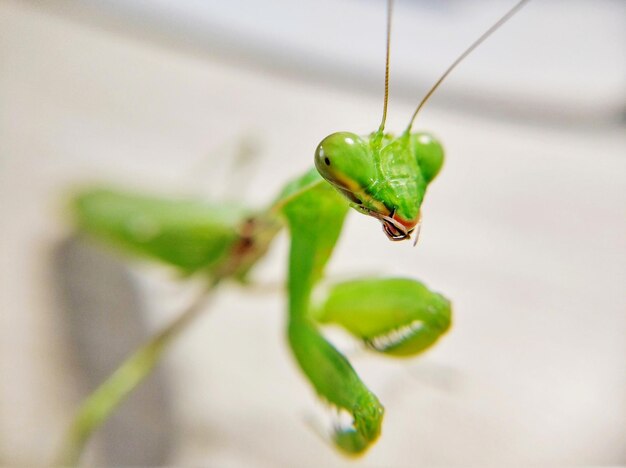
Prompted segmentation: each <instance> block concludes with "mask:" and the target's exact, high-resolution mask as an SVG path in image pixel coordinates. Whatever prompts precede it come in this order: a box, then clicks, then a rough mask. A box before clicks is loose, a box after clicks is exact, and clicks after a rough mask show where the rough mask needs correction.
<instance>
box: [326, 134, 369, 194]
mask: <svg viewBox="0 0 626 468" xmlns="http://www.w3.org/2000/svg"><path fill="white" fill-rule="evenodd" d="M364 156H365V157H367V146H366V145H365V143H364V142H363V141H362V140H361V138H360V137H359V136H358V135H355V134H354V133H350V132H337V133H333V134H331V135H328V136H327V137H326V138H324V139H323V140H322V142H321V143H320V144H319V145H318V146H317V149H316V150H315V167H316V168H317V170H318V171H319V173H320V174H321V176H322V177H324V179H326V180H327V181H328V182H330V183H331V184H333V185H338V186H345V185H346V184H345V181H346V179H351V178H352V175H353V173H354V170H355V168H357V170H358V168H359V167H362V166H363V159H364Z"/></svg>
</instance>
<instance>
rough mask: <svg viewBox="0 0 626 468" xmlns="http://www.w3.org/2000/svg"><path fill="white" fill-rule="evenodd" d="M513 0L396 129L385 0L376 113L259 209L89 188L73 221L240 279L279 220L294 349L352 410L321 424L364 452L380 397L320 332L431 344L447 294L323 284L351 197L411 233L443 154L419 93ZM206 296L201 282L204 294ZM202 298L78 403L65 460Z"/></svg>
mask: <svg viewBox="0 0 626 468" xmlns="http://www.w3.org/2000/svg"><path fill="white" fill-rule="evenodd" d="M527 2H528V0H522V1H520V2H518V3H517V4H516V5H515V6H514V7H513V8H512V9H511V10H509V11H508V12H507V13H506V14H505V15H504V16H503V17H502V18H500V20H498V21H497V22H496V23H495V24H494V25H493V26H492V27H491V28H490V29H488V30H487V31H486V32H485V33H484V34H483V35H482V36H480V37H479V38H478V39H477V40H476V41H475V42H474V43H473V44H472V45H471V46H470V47H469V48H468V49H467V50H466V51H465V52H463V54H461V55H460V56H459V57H458V58H457V60H455V61H454V62H453V63H452V65H451V66H450V67H449V68H448V69H447V70H446V71H445V73H444V74H443V75H442V76H441V78H439V80H438V81H437V82H436V83H435V84H434V86H433V87H432V88H431V89H430V91H429V92H428V93H427V94H426V96H425V97H424V98H423V99H422V101H421V102H420V104H419V105H418V106H417V108H416V109H415V112H414V113H413V115H412V117H411V120H410V122H409V125H408V126H407V128H406V130H404V132H403V133H402V134H400V136H398V137H394V136H393V135H392V134H390V133H386V132H385V121H386V116H387V101H388V89H389V50H390V31H391V17H392V0H389V1H388V2H387V53H386V66H385V93H384V105H383V116H382V121H381V124H380V126H379V128H378V129H377V130H376V131H374V132H372V133H371V134H369V135H366V136H360V135H358V134H355V133H352V132H338V133H333V134H332V135H330V136H328V137H326V138H324V139H323V140H322V142H321V143H320V144H319V145H318V146H317V149H316V151H315V157H314V163H315V167H314V168H313V169H311V170H310V171H308V172H307V173H305V174H304V175H302V176H300V177H298V178H296V179H294V180H292V181H291V182H289V183H288V184H287V185H286V186H285V187H284V188H283V190H282V191H281V192H280V193H279V195H278V196H277V197H276V198H275V199H274V200H273V201H271V203H269V204H268V205H267V206H266V207H264V208H262V209H249V208H246V207H241V206H225V205H212V204H209V203H205V202H201V201H195V200H179V199H169V198H161V197H155V196H146V195H140V194H135V193H130V192H124V191H120V190H111V189H106V188H90V189H88V190H85V191H82V192H80V193H78V194H76V195H75V197H74V198H73V199H72V213H73V215H74V219H75V222H76V225H77V227H78V228H79V230H81V231H83V232H85V233H87V234H89V235H91V236H92V237H94V238H97V239H100V240H103V241H105V242H108V243H109V244H112V245H115V246H117V247H119V248H120V249H121V250H125V251H129V252H133V253H135V254H137V255H139V256H142V257H145V258H149V259H153V260H157V261H160V262H162V263H165V264H168V265H170V266H172V267H174V268H176V269H178V270H179V271H180V272H182V273H184V274H185V275H194V276H199V277H202V278H205V280H206V284H207V290H210V289H213V288H214V287H216V286H217V285H219V284H221V283H222V282H224V281H227V280H235V281H239V282H242V283H245V282H246V280H247V278H248V275H249V273H250V271H251V269H252V268H253V267H254V266H255V265H256V264H257V263H258V262H259V260H261V259H262V258H263V257H264V255H265V254H266V252H267V251H268V248H269V247H270V244H271V243H272V241H273V240H274V238H275V237H276V235H277V234H278V233H279V231H280V230H282V229H284V228H286V229H287V230H288V232H289V236H290V250H289V260H288V275H287V291H288V322H287V338H288V342H289V345H290V347H291V350H292V352H293V355H294V357H295V360H296V361H297V363H298V365H299V367H300V368H301V370H302V372H303V373H304V375H305V376H306V378H307V379H308V380H309V382H310V383H311V385H312V386H313V388H314V389H315V391H316V392H317V394H318V395H319V397H320V398H321V399H322V400H324V401H325V402H327V403H329V404H330V405H331V406H333V407H335V408H337V409H338V410H339V411H343V412H347V413H348V414H349V415H350V416H351V420H352V422H351V424H348V425H347V426H337V427H335V428H333V430H332V432H331V433H330V435H329V438H330V439H331V440H332V442H333V443H334V445H335V446H336V447H337V448H338V449H339V450H340V451H341V452H343V453H345V454H349V455H360V454H363V453H365V451H366V450H367V449H368V448H369V447H371V446H372V444H374V443H375V441H376V440H377V439H378V437H379V436H380V434H381V426H382V421H383V416H384V407H383V405H382V404H381V402H380V401H379V399H378V398H377V397H376V395H374V393H372V392H371V391H370V390H369V389H368V387H367V386H366V385H365V384H364V382H363V381H362V380H361V378H360V377H359V375H358V374H357V373H356V372H355V370H354V369H353V367H352V366H351V364H350V362H349V361H348V359H347V358H346V357H345V356H344V355H343V354H342V353H341V352H339V351H338V350H337V349H336V348H335V347H334V346H333V345H332V344H331V343H330V342H329V341H328V340H327V339H326V338H325V336H324V335H323V334H322V332H321V331H320V330H321V327H322V326H324V325H328V324H333V325H338V326H340V327H342V328H344V329H345V330H346V331H347V332H348V333H350V334H351V335H353V336H354V337H355V338H356V339H357V340H359V341H361V342H363V343H365V345H366V346H367V348H368V349H370V350H371V351H373V352H376V353H379V354H381V355H385V356H390V357H410V356H414V355H417V354H419V353H422V352H424V351H425V350H427V349H429V348H430V347H432V346H433V345H434V344H435V343H436V342H437V341H438V340H439V338H441V336H442V335H443V334H444V333H445V332H446V331H447V330H448V329H449V328H450V324H451V317H452V311H451V304H450V301H449V300H448V299H446V298H445V297H444V296H443V295H441V294H439V293H437V292H434V291H432V290H431V289H429V288H428V287H426V286H425V285H424V284H422V283H421V282H419V281H416V280H413V279H409V278H379V277H367V278H360V279H353V280H349V281H343V282H338V283H335V284H331V285H329V286H326V287H324V288H320V287H319V285H320V280H321V279H322V277H323V274H324V268H325V266H326V264H327V262H328V260H329V258H330V256H331V254H332V252H333V248H334V246H335V243H336V242H337V240H338V238H339V235H340V233H341V230H342V225H343V222H344V219H345V217H346V215H347V213H348V211H349V209H350V208H353V209H355V210H356V211H357V212H360V213H362V214H365V215H368V216H371V217H373V218H375V219H377V220H378V221H380V222H381V224H382V227H383V231H384V233H385V234H386V236H387V237H388V238H389V239H390V240H392V241H400V240H405V239H410V238H411V236H413V239H414V242H417V239H418V235H419V227H420V223H421V217H420V208H421V205H422V202H423V199H424V195H425V193H426V190H427V188H428V186H429V184H430V183H431V182H432V181H433V180H434V179H435V177H436V176H437V174H438V173H439V171H440V169H441V167H442V164H443V159H444V151H443V147H442V145H441V143H440V142H439V141H438V140H437V139H436V138H434V137H433V136H432V135H430V134H428V133H424V132H412V126H413V122H414V121H415V118H416V116H417V115H418V113H419V111H420V109H421V108H422V106H423V105H424V104H425V103H426V101H427V100H428V99H429V98H430V96H431V95H432V94H433V92H434V91H435V90H436V89H437V87H438V86H439V85H440V84H441V82H442V81H443V80H444V79H445V78H446V76H448V74H449V73H450V72H451V71H452V70H453V69H454V68H455V67H456V66H457V65H458V63H459V62H461V61H462V60H463V59H464V58H465V57H466V56H467V55H468V54H469V53H470V52H471V51H472V50H474V49H475V48H476V47H477V46H478V45H479V44H480V43H481V42H483V41H484V40H485V39H486V38H487V37H488V36H489V35H491V34H492V33H493V32H494V31H495V30H496V29H498V28H499V27H500V26H501V25H502V24H503V23H505V22H506V21H507V20H508V19H509V18H510V17H512V16H513V15H514V14H515V13H516V12H517V11H518V10H519V9H520V8H521V7H522V6H523V5H524V4H525V3H527ZM203 297H204V296H203ZM203 305H204V302H203V301H202V300H199V301H197V302H195V303H194V304H193V305H192V306H191V307H190V308H189V309H188V310H186V311H184V312H183V314H182V315H181V316H180V317H179V318H178V319H177V320H175V321H174V322H173V323H172V324H171V325H170V326H168V327H167V328H166V329H164V330H163V331H162V332H161V333H159V334H158V335H156V336H155V337H154V338H153V339H151V340H150V341H149V342H148V343H146V344H145V345H144V346H143V347H141V348H139V350H137V351H136V352H135V353H134V354H133V355H131V356H130V357H129V358H128V359H127V360H126V361H125V362H124V363H123V364H122V365H121V366H120V367H119V368H118V370H117V371H116V372H115V373H114V374H113V375H112V376H111V377H110V378H109V379H108V380H106V381H105V382H104V383H103V384H102V385H101V386H100V387H99V388H98V389H97V390H96V391H95V392H94V393H93V394H92V395H91V396H90V397H89V398H88V399H87V400H86V401H85V402H84V403H83V404H82V406H81V407H80V408H79V410H78V412H77V414H76V416H75V418H74V420H73V422H72V424H71V426H70V428H69V431H68V433H67V436H66V440H65V444H64V447H63V450H62V452H61V455H60V457H59V462H60V463H62V464H75V463H77V462H78V459H79V456H80V453H81V451H82V449H83V447H84V445H85V443H86V442H87V440H88V439H89V436H90V435H91V434H92V433H93V431H94V430H95V429H96V428H97V427H98V426H99V425H100V424H101V423H102V422H103V421H104V420H105V419H106V418H107V417H108V415H109V414H111V412H112V411H113V410H114V409H115V408H116V407H117V405H118V404H119V403H120V402H121V401H122V400H123V399H124V397H125V396H127V395H128V394H129V393H130V392H131V391H132V390H133V389H134V388H135V387H136V386H137V385H138V384H139V383H140V382H141V381H142V380H143V379H144V378H145V377H146V376H147V375H148V374H149V373H150V371H151V370H152V369H153V367H154V366H155V364H156V363H157V362H158V360H159V358H160V356H161V355H162V353H163V351H164V350H165V349H166V347H167V345H168V344H169V343H170V342H171V340H172V339H173V338H174V337H175V336H177V335H178V333H179V332H180V331H181V330H182V329H183V328H184V326H185V325H186V324H187V323H189V322H190V321H191V318H192V317H194V316H195V315H196V314H197V313H198V312H199V311H200V310H202V308H203Z"/></svg>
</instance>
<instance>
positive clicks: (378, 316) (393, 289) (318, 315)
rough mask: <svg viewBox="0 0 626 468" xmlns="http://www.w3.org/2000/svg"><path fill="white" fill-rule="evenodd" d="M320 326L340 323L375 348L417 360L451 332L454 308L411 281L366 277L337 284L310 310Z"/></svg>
mask: <svg viewBox="0 0 626 468" xmlns="http://www.w3.org/2000/svg"><path fill="white" fill-rule="evenodd" d="M312 313H313V315H314V317H315V320H317V321H318V322H320V323H322V324H336V325H340V326H341V327H343V328H344V329H346V330H347V331H348V332H350V333H351V334H353V335H354V336H355V337H357V338H358V339H360V340H362V341H364V342H365V343H366V344H367V345H368V346H369V347H370V348H371V349H372V350H374V351H378V352H380V353H384V354H387V355H392V356H413V355H415V354H419V353H421V352H422V351H425V350H426V349H428V348H430V347H431V346H432V345H434V344H435V343H436V342H437V340H438V339H439V338H440V337H441V336H442V335H443V334H444V333H445V332H446V331H447V330H448V329H449V328H450V323H451V316H452V311H451V305H450V302H449V301H448V300H447V299H446V298H445V297H443V296H442V295H440V294H438V293H435V292H432V291H430V290H429V289H428V288H427V287H426V286H424V285H423V284H422V283H420V282H419V281H415V280H412V279H407V278H364V279H357V280H351V281H346V282H342V283H338V284H336V285H333V286H332V287H330V288H329V290H328V291H327V293H326V295H325V297H324V298H323V299H322V300H321V301H319V302H318V304H317V305H316V307H315V309H314V311H313V312H312Z"/></svg>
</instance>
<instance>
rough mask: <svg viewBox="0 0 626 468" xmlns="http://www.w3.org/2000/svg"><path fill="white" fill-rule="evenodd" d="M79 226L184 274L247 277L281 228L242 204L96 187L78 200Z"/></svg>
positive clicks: (75, 207)
mask: <svg viewBox="0 0 626 468" xmlns="http://www.w3.org/2000/svg"><path fill="white" fill-rule="evenodd" d="M72 214H73V216H74V219H75V222H76V224H77V226H78V227H79V228H80V229H81V230H82V231H83V232H86V233H88V234H90V235H92V236H94V237H96V238H98V239H101V240H104V241H106V242H108V243H109V244H112V245H114V246H116V247H120V248H122V249H123V250H125V251H127V252H130V253H134V254H137V255H140V256H143V257H145V258H149V259H152V260H158V261H161V262H164V263H166V264H169V265H172V266H174V267H176V268H177V269H179V270H180V271H181V272H182V273H184V274H192V273H198V272H201V273H204V274H207V275H209V276H211V277H214V278H220V279H223V278H225V277H230V276H234V277H236V278H238V279H242V280H243V279H245V275H246V274H247V272H248V270H249V269H250V268H251V267H252V265H253V264H254V263H255V262H256V261H257V260H258V259H259V258H260V257H262V256H263V255H264V254H265V252H266V250H267V248H268V247H269V244H270V243H271V241H272V240H273V238H274V236H275V235H276V233H277V232H278V230H279V229H280V228H281V224H280V223H279V221H278V220H277V219H276V218H272V217H267V216H260V215H259V214H258V213H255V212H252V211H251V210H245V209H243V208H241V207H238V206H226V205H223V204H222V205H212V204H208V203H205V202H201V201H196V200H184V199H171V198H162V197H156V196H146V195H139V194H135V193H129V192H125V191H119V190H111V189H102V188H93V189H88V190H85V191H83V192H81V193H78V194H77V195H76V196H75V197H74V199H73V202H72Z"/></svg>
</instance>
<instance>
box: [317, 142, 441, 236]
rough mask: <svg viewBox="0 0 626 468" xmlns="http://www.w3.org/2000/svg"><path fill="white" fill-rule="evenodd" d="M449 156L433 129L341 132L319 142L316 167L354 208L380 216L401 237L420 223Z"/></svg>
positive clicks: (388, 231) (390, 233) (392, 233)
mask: <svg viewBox="0 0 626 468" xmlns="http://www.w3.org/2000/svg"><path fill="white" fill-rule="evenodd" d="M443 157H444V151H443V147H442V146H441V143H439V141H438V140H437V139H436V138H434V137H433V136H432V135H430V134H428V133H420V132H416V133H408V132H405V133H403V134H402V135H401V136H400V137H398V138H394V137H393V136H392V135H391V134H383V133H382V132H380V131H377V132H374V133H372V134H370V135H369V136H359V135H356V134H355V133H351V132H338V133H333V134H332V135H329V136H327V137H326V138H324V139H323V140H322V142H321V143H320V144H319V145H318V147H317V150H316V151H315V167H316V168H317V170H318V171H319V173H320V174H321V175H322V177H323V178H324V179H326V180H327V181H328V182H329V183H330V184H331V185H332V186H333V187H335V188H336V189H337V190H338V191H339V192H340V193H341V194H342V195H343V196H345V197H346V198H347V199H348V200H349V201H350V202H351V206H352V207H353V208H355V209H356V210H358V211H360V212H362V213H364V214H367V215H369V216H372V217H374V218H376V219H378V220H379V221H380V222H381V223H382V225H383V230H384V232H385V234H386V235H387V237H389V239H391V240H394V241H399V240H404V239H409V238H410V236H411V234H412V233H413V232H414V231H415V230H416V227H418V226H419V222H420V208H421V205H422V200H423V199H424V194H425V192H426V187H427V186H428V184H429V183H430V182H431V181H432V180H433V179H434V178H435V176H436V175H437V174H438V173H439V170H440V169H441V166H442V164H443Z"/></svg>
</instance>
